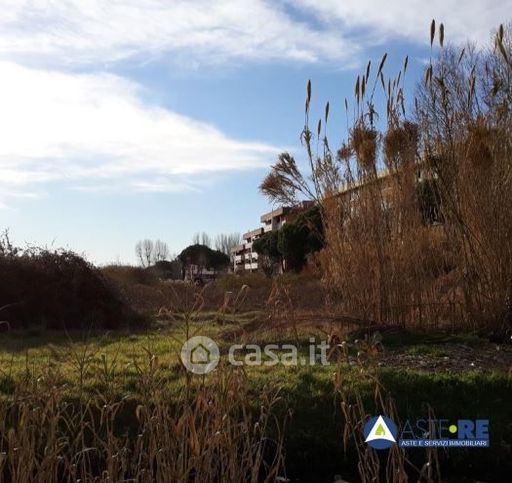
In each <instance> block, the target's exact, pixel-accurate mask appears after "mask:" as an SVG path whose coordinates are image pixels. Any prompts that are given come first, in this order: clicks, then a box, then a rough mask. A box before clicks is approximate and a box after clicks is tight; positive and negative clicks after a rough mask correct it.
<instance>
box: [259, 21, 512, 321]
mask: <svg viewBox="0 0 512 483" xmlns="http://www.w3.org/2000/svg"><path fill="white" fill-rule="evenodd" d="M510 30H511V29H510V28H509V29H505V28H503V27H501V28H500V29H498V31H497V34H496V43H495V45H494V46H492V47H491V48H489V49H487V50H485V51H479V52H477V51H475V49H472V48H469V47H467V48H466V49H460V50H457V49H456V48H452V47H448V48H447V47H444V28H443V27H442V26H440V27H439V28H437V29H436V26H435V23H433V26H432V32H433V34H432V35H433V36H432V39H431V40H432V44H433V42H434V39H435V36H436V35H438V34H439V42H440V44H442V45H440V49H439V56H438V57H437V59H435V60H431V62H430V64H429V65H428V66H427V67H426V70H425V80H424V81H422V82H420V84H419V85H418V88H417V94H416V98H415V99H414V106H415V107H414V112H413V115H412V116H408V114H407V109H406V106H407V104H406V102H405V97H404V90H405V87H404V86H405V84H404V82H405V77H406V71H407V65H408V58H406V59H405V61H404V63H403V66H402V68H401V70H400V71H399V72H398V74H397V75H396V76H395V77H393V78H387V77H386V75H385V72H384V70H385V69H384V68H385V62H386V58H387V55H385V56H384V57H383V58H382V61H381V62H380V65H379V67H378V69H377V71H376V72H373V71H372V66H371V63H369V64H368V66H367V68H366V70H365V72H364V73H363V74H362V75H360V76H359V77H358V78H357V81H356V85H355V95H354V103H353V104H354V105H353V109H352V107H351V106H350V103H349V101H348V100H346V101H345V107H346V110H347V124H348V117H349V114H348V113H349V112H350V111H352V110H353V112H354V117H353V120H352V126H351V127H350V128H348V138H347V140H346V141H345V142H343V143H342V145H341V147H340V149H339V150H338V151H337V153H333V152H332V151H331V148H330V144H329V142H328V139H327V134H326V132H327V130H326V125H327V123H328V114H329V108H328V106H326V111H325V116H324V119H323V120H321V121H320V122H319V123H318V129H317V130H316V133H313V132H312V131H311V130H310V128H309V113H310V102H311V84H310V83H308V88H307V97H306V111H305V126H304V130H303V133H302V142H303V144H304V146H305V148H306V154H307V156H308V159H309V161H310V168H311V172H310V174H309V176H306V174H303V173H301V172H300V171H299V170H298V168H297V165H296V163H295V160H294V159H293V158H292V157H291V156H289V155H288V156H284V155H283V156H281V157H280V158H279V161H278V162H277V163H276V165H275V166H273V167H272V170H271V173H270V175H269V177H267V178H266V179H265V181H264V182H263V183H262V185H261V190H262V191H263V192H264V193H265V194H266V195H267V196H269V197H270V198H271V199H272V200H274V201H279V202H287V203H293V202H294V201H295V200H296V199H297V198H300V197H304V196H305V197H308V198H312V199H315V200H316V201H317V202H318V203H319V204H320V205H321V207H322V215H323V222H324V227H325V242H326V243H325V245H326V248H325V249H324V250H323V252H322V253H321V254H320V260H321V262H322V268H323V272H324V280H325V282H326V284H327V286H328V287H329V289H330V290H331V291H332V292H334V294H335V296H334V297H333V300H335V302H336V304H337V306H338V308H339V310H340V311H341V312H342V313H344V314H346V315H348V316H353V317H358V318H366V319H368V320H371V321H375V322H377V323H387V324H400V325H408V326H421V327H425V328H427V327H438V326H442V325H447V324H449V325H451V326H455V325H458V326H459V327H464V328H467V327H471V328H476V327H481V326H485V325H487V324H490V325H494V326H495V327H496V326H498V327H499V326H501V325H504V326H505V330H507V327H508V330H510V324H512V304H511V300H512V245H511V243H510V239H511V237H512V216H510V213H512V194H511V193H512V131H511V126H512V122H511V121H512V107H511V106H512V67H511V63H510V58H512V43H511V32H510ZM441 32H442V33H441ZM432 48H433V47H432ZM377 88H382V97H383V99H384V103H383V105H382V106H379V105H377V101H376V96H375V91H376V89H377ZM379 110H380V112H379ZM379 114H380V117H379ZM379 119H381V121H379ZM383 120H385V122H382V121H383ZM322 121H323V122H322ZM383 124H384V127H382V125H383ZM322 126H323V131H322ZM315 134H316V137H317V142H316V143H315V141H314V137H315ZM314 144H317V146H318V147H317V149H316V152H315V150H314V148H313V146H314ZM283 160H286V163H284V161H283ZM309 179H310V181H308V180H309ZM270 181H272V183H270ZM269 183H270V184H269Z"/></svg>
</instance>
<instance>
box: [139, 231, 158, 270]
mask: <svg viewBox="0 0 512 483" xmlns="http://www.w3.org/2000/svg"><path fill="white" fill-rule="evenodd" d="M153 250H154V243H153V242H152V241H151V240H149V239H147V238H146V239H145V240H140V241H138V242H137V244H136V245H135V253H136V255H137V258H138V259H139V263H140V264H141V265H142V266H143V267H145V268H146V267H149V266H151V264H152V262H153Z"/></svg>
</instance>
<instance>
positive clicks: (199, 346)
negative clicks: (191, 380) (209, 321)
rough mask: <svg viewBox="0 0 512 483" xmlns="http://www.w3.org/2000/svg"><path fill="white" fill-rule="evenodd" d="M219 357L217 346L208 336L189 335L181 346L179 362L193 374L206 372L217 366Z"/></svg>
mask: <svg viewBox="0 0 512 483" xmlns="http://www.w3.org/2000/svg"><path fill="white" fill-rule="evenodd" d="M219 359H220V353H219V346H218V345H217V344H216V343H215V341H213V340H212V339H210V338H209V337H204V336H196V337H191V338H190V339H188V340H187V341H186V342H185V343H184V344H183V347H182V348H181V362H183V365H184V366H185V367H186V369H187V370H189V371H190V372H192V373H194V374H208V373H209V372H211V371H213V370H214V369H215V368H216V367H217V364H218V363H219Z"/></svg>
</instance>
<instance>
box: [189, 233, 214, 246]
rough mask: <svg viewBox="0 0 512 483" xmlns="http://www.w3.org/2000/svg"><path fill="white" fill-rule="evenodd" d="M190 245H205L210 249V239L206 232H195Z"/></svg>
mask: <svg viewBox="0 0 512 483" xmlns="http://www.w3.org/2000/svg"><path fill="white" fill-rule="evenodd" d="M192 244H193V245H205V246H207V247H208V248H212V239H211V238H210V236H209V235H208V233H206V232H204V231H203V232H202V233H199V232H197V233H196V234H194V236H193V237H192Z"/></svg>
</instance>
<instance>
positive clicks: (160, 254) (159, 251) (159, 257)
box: [152, 240, 169, 264]
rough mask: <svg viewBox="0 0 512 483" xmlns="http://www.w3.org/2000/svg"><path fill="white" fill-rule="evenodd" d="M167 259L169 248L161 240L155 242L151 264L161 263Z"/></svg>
mask: <svg viewBox="0 0 512 483" xmlns="http://www.w3.org/2000/svg"><path fill="white" fill-rule="evenodd" d="M168 258H169V246H168V245H167V243H165V242H163V241H162V240H157V241H156V242H155V246H154V248H153V255H152V261H153V264H156V263H157V262H162V261H164V260H167V259H168Z"/></svg>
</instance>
